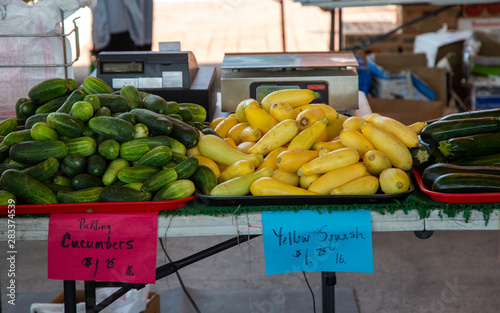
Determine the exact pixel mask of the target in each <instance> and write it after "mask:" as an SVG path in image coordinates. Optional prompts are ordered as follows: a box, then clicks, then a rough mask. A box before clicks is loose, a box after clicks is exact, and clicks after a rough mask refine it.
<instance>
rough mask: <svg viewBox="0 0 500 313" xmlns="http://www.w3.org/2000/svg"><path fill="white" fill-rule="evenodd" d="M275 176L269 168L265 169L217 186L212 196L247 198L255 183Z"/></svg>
mask: <svg viewBox="0 0 500 313" xmlns="http://www.w3.org/2000/svg"><path fill="white" fill-rule="evenodd" d="M271 176H273V170H272V169H270V168H269V167H266V168H263V169H261V170H260V171H256V172H253V173H250V174H246V175H243V176H239V177H235V178H233V179H230V180H228V181H225V182H223V183H220V184H218V185H217V186H215V187H214V188H213V189H212V191H210V195H211V196H214V197H238V196H246V195H247V194H248V193H249V192H250V186H251V185H252V183H253V182H254V181H256V180H257V179H259V178H262V177H271Z"/></svg>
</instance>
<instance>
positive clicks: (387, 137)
mask: <svg viewBox="0 0 500 313" xmlns="http://www.w3.org/2000/svg"><path fill="white" fill-rule="evenodd" d="M361 132H362V133H363V135H365V136H366V138H368V140H370V141H371V143H372V144H373V145H374V146H375V148H377V150H380V151H382V152H383V153H384V154H385V155H386V156H387V157H388V158H389V160H390V161H391V164H392V165H393V166H394V167H399V168H400V169H402V170H403V171H409V170H410V169H411V167H412V166H413V159H412V156H411V153H410V150H409V149H408V147H406V146H405V145H404V144H403V143H402V142H401V140H399V139H398V138H396V137H394V136H393V135H391V134H389V133H388V132H386V131H384V130H382V129H380V128H378V127H377V126H375V124H373V123H366V124H364V125H363V127H362V128H361Z"/></svg>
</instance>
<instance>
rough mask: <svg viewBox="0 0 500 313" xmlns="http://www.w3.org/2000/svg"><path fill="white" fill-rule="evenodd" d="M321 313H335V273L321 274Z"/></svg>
mask: <svg viewBox="0 0 500 313" xmlns="http://www.w3.org/2000/svg"><path fill="white" fill-rule="evenodd" d="M321 283H322V291H323V293H322V296H323V313H335V284H336V283H337V277H336V276H335V272H321Z"/></svg>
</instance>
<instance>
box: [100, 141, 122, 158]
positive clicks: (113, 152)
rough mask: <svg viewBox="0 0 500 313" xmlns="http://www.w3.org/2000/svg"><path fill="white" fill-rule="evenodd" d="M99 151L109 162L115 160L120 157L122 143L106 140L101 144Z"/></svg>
mask: <svg viewBox="0 0 500 313" xmlns="http://www.w3.org/2000/svg"><path fill="white" fill-rule="evenodd" d="M97 151H98V152H99V154H100V155H101V156H103V157H104V158H105V159H107V160H114V159H116V158H118V157H119V156H120V143H119V142H118V141H116V140H114V139H106V140H104V141H103V142H101V143H100V144H99V146H98V147H97Z"/></svg>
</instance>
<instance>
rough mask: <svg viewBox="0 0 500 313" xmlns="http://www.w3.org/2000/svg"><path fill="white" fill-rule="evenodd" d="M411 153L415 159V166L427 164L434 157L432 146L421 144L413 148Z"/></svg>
mask: <svg viewBox="0 0 500 313" xmlns="http://www.w3.org/2000/svg"><path fill="white" fill-rule="evenodd" d="M409 149H410V153H411V156H412V158H413V166H421V165H424V164H427V163H428V162H429V160H430V159H431V156H432V151H431V146H430V145H427V144H424V143H419V144H418V146H416V147H411V148H409Z"/></svg>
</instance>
